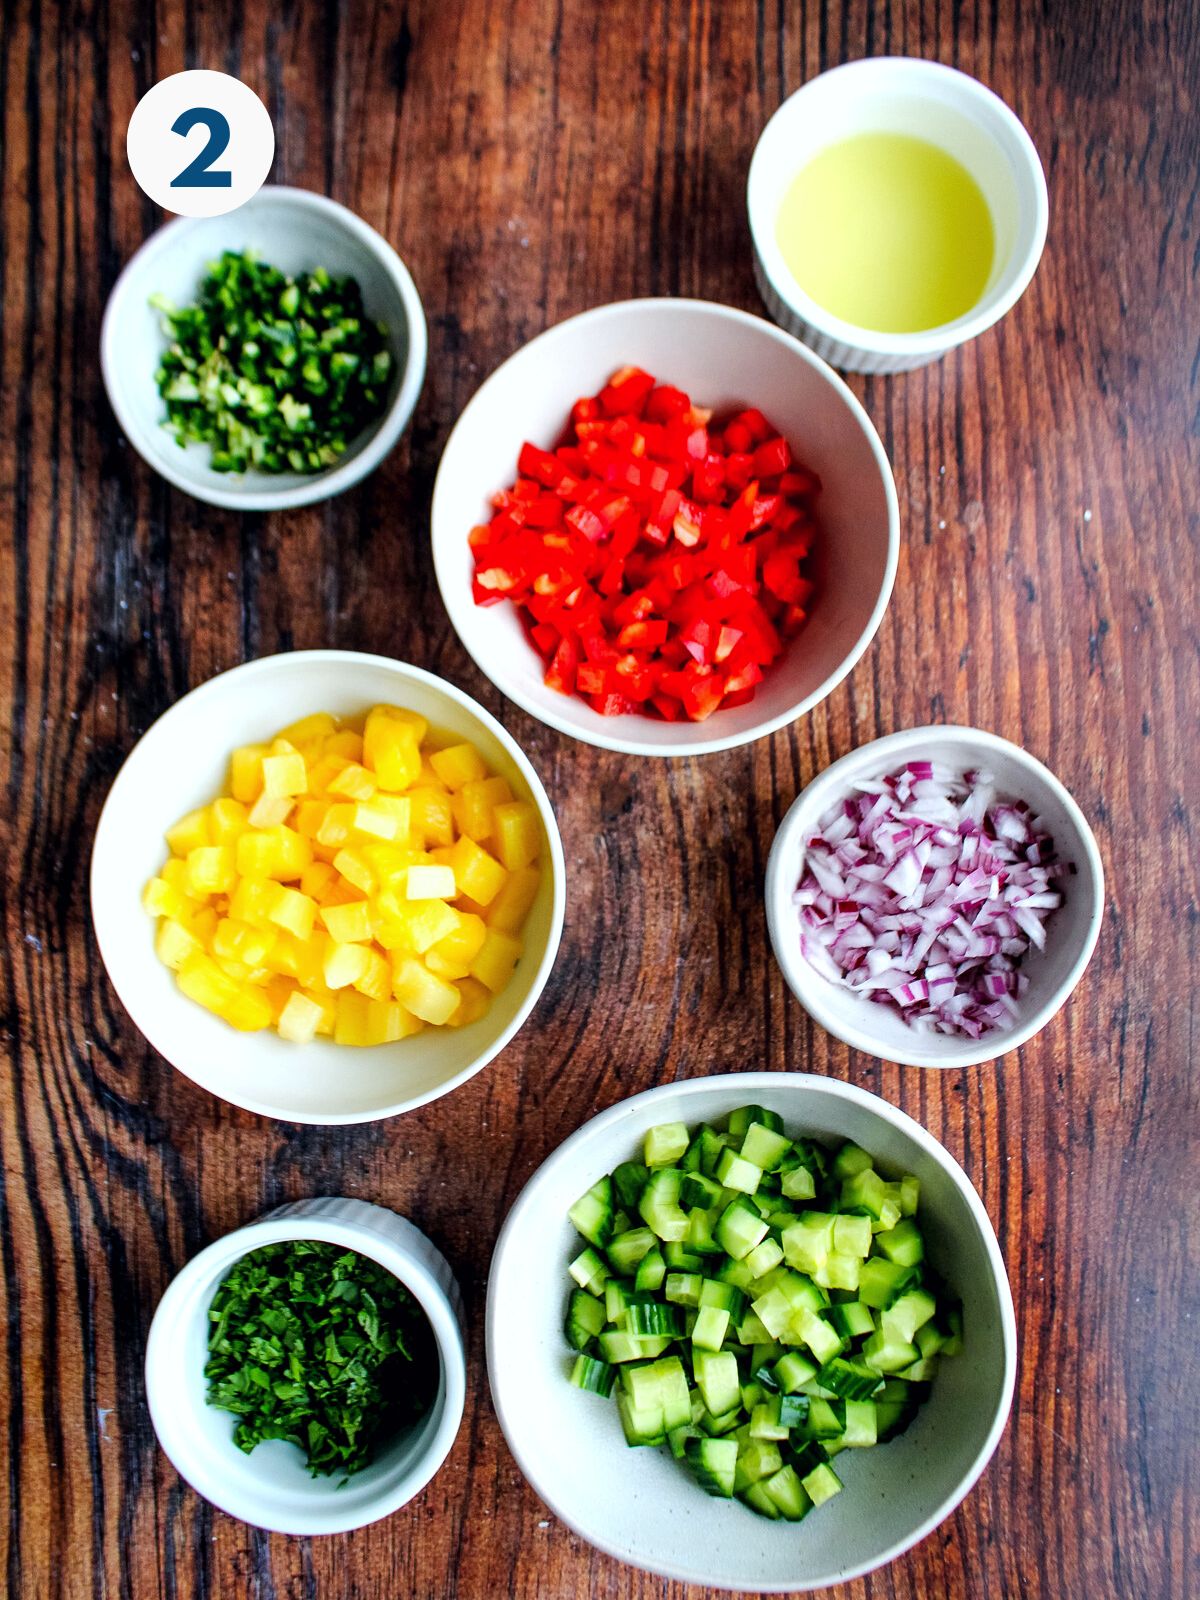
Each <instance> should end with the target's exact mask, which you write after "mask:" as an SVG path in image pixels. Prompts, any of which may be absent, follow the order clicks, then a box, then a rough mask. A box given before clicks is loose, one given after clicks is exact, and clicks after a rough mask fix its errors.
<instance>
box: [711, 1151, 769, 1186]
mask: <svg viewBox="0 0 1200 1600" xmlns="http://www.w3.org/2000/svg"><path fill="white" fill-rule="evenodd" d="M717 1181H718V1182H719V1183H722V1184H724V1186H725V1188H726V1189H736V1190H737V1191H738V1193H739V1194H753V1193H754V1192H755V1191H756V1190H757V1188H758V1186H759V1183H760V1182H761V1181H762V1168H761V1167H756V1166H755V1165H754V1163H753V1162H752V1161H747V1160H746V1158H745V1157H744V1156H739V1155H737V1154H736V1152H734V1151H733V1150H731V1149H728V1148H727V1149H725V1150H722V1151H721V1157H720V1160H719V1161H718V1162H717Z"/></svg>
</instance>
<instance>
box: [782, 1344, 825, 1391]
mask: <svg viewBox="0 0 1200 1600" xmlns="http://www.w3.org/2000/svg"><path fill="white" fill-rule="evenodd" d="M774 1374H775V1382H776V1383H777V1384H778V1385H779V1387H780V1389H781V1390H782V1391H783V1393H784V1394H795V1393H796V1391H797V1390H798V1389H799V1388H800V1385H801V1384H802V1383H808V1382H809V1381H810V1380H811V1379H813V1378H815V1377H816V1375H817V1364H816V1362H815V1361H809V1360H808V1358H807V1357H806V1356H802V1355H801V1354H800V1352H799V1351H798V1350H789V1351H788V1353H787V1354H786V1355H784V1356H780V1358H779V1360H778V1361H777V1362H776V1363H775V1367H774Z"/></svg>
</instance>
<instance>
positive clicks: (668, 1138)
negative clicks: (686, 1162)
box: [642, 1122, 689, 1168]
mask: <svg viewBox="0 0 1200 1600" xmlns="http://www.w3.org/2000/svg"><path fill="white" fill-rule="evenodd" d="M688 1144H689V1139H688V1131H687V1128H686V1127H685V1126H684V1124H683V1123H682V1122H662V1123H660V1124H659V1125H658V1127H657V1128H650V1129H648V1130H647V1132H646V1139H645V1143H644V1145H643V1147H642V1159H643V1160H644V1161H645V1163H646V1165H647V1166H648V1167H651V1168H654V1167H673V1166H674V1165H675V1163H676V1162H677V1161H678V1160H679V1158H680V1156H682V1155H683V1154H684V1153H685V1152H686V1150H687V1147H688Z"/></svg>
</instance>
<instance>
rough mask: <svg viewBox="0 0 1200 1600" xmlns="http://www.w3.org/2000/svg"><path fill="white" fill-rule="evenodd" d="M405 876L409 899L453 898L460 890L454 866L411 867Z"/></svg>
mask: <svg viewBox="0 0 1200 1600" xmlns="http://www.w3.org/2000/svg"><path fill="white" fill-rule="evenodd" d="M405 878H406V881H405V885H404V894H405V898H406V899H408V900H453V899H454V896H455V894H456V893H457V892H458V891H457V886H456V885H455V882H454V868H453V867H438V866H429V867H409V869H408V872H407V873H406V875H405Z"/></svg>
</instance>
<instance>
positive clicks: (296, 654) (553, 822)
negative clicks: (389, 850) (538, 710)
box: [88, 649, 566, 1127]
mask: <svg viewBox="0 0 1200 1600" xmlns="http://www.w3.org/2000/svg"><path fill="white" fill-rule="evenodd" d="M301 661H306V662H318V663H323V664H325V665H328V666H329V667H330V669H336V668H337V667H338V666H343V665H346V664H347V663H353V664H355V665H358V664H365V665H369V666H372V667H384V668H386V669H387V670H388V671H389V672H393V673H395V674H396V675H397V677H398V678H401V679H405V680H407V681H409V682H412V681H414V680H415V681H416V682H418V683H421V684H423V685H424V686H425V687H427V688H430V689H433V690H436V691H437V692H439V693H441V694H445V695H446V696H447V697H448V698H449V699H451V700H453V701H455V702H456V703H457V704H458V705H459V706H460V707H462V709H463V710H465V711H467V712H469V713H470V714H471V715H472V716H473V717H474V718H476V720H477V721H478V722H480V723H481V725H482V726H483V727H484V728H485V729H486V731H487V732H488V733H490V734H492V735H493V737H494V738H496V739H497V740H498V741H499V743H500V744H501V745H502V746H503V747H504V749H505V751H506V752H507V753H508V755H509V756H510V757H511V758H512V760H513V762H514V763H515V765H516V767H517V770H518V771H519V772H520V774H521V776H522V778H523V779H524V781H525V783H526V784H527V785H528V787H529V792H530V795H531V796H532V798H533V802H534V805H535V806H536V807H537V811H538V815H539V817H540V818H541V822H542V827H543V829H544V830H545V833H546V841H547V845H548V847H549V854H550V876H551V890H552V897H553V898H552V901H551V908H550V929H549V933H548V935H547V938H546V948H545V950H544V951H543V954H542V959H541V961H540V962H539V964H538V968H537V971H536V973H535V974H534V976H533V981H532V983H531V984H530V987H529V993H528V994H527V995H526V997H525V1000H524V1003H523V1004H522V1005H521V1006H520V1007H519V1008H518V1010H517V1011H516V1013H515V1014H514V1016H513V1018H512V1020H511V1021H510V1022H509V1023H508V1025H507V1027H505V1028H503V1029H502V1030H501V1032H500V1033H499V1034H497V1035H496V1037H495V1038H494V1039H493V1040H491V1041H490V1042H489V1043H488V1045H487V1046H486V1048H485V1049H484V1050H483V1051H481V1053H480V1054H479V1055H478V1056H477V1057H476V1058H475V1059H474V1060H473V1061H472V1062H470V1063H469V1064H468V1065H467V1066H466V1067H464V1068H463V1069H462V1070H461V1071H459V1072H458V1073H456V1074H455V1075H454V1076H453V1077H451V1078H448V1079H447V1080H446V1081H445V1082H444V1083H440V1084H438V1085H437V1086H436V1087H434V1088H433V1089H430V1090H427V1091H426V1092H425V1093H423V1094H419V1095H414V1096H411V1097H409V1098H407V1099H405V1100H402V1101H398V1102H396V1103H394V1104H392V1105H389V1106H386V1107H383V1108H382V1109H379V1110H374V1111H370V1112H368V1113H366V1114H359V1113H358V1112H309V1113H307V1114H306V1115H304V1116H297V1115H296V1114H295V1113H294V1112H281V1111H280V1110H279V1108H278V1107H276V1106H274V1105H270V1104H268V1103H267V1102H265V1101H262V1100H259V1099H257V1098H255V1097H254V1096H253V1095H245V1096H243V1097H241V1098H239V1099H236V1100H235V1099H233V1098H231V1097H230V1096H229V1095H225V1094H221V1093H219V1092H218V1091H217V1090H215V1089H213V1088H211V1087H210V1086H209V1085H208V1084H207V1083H202V1082H201V1081H200V1080H199V1079H198V1078H194V1077H192V1074H191V1073H190V1072H186V1071H185V1070H184V1069H183V1068H182V1067H180V1066H178V1065H176V1063H175V1061H174V1060H173V1059H172V1056H171V1053H170V1051H169V1050H168V1049H166V1048H164V1045H163V1043H161V1042H160V1038H161V1030H160V1029H159V1028H158V1027H157V1026H154V1027H152V1028H147V1027H146V1025H145V1023H144V1021H143V1020H142V1017H141V1015H140V1007H139V1006H138V1004H137V1002H136V999H135V1000H134V1002H133V1003H132V1004H131V1001H130V998H129V991H130V989H131V988H132V987H133V985H132V984H131V983H130V982H127V981H126V979H125V975H124V974H123V975H122V978H121V979H120V980H119V979H118V977H117V975H116V973H117V971H121V970H122V963H121V962H119V961H110V959H109V953H110V951H112V950H115V949H116V948H117V947H118V931H117V930H116V929H115V928H113V927H112V926H111V919H110V913H109V911H108V910H107V909H105V908H103V907H102V906H100V904H99V902H98V896H97V893H96V880H97V876H98V870H99V869H98V865H97V863H98V861H99V860H100V857H101V851H102V849H103V848H104V847H105V845H106V843H107V838H106V834H107V831H108V828H109V827H111V826H112V823H111V820H110V818H111V817H112V816H115V815H116V813H117V811H118V810H119V809H120V808H121V807H122V806H123V804H124V791H125V788H126V787H127V786H128V785H129V784H130V783H131V782H132V781H133V778H136V776H137V773H136V764H135V763H134V759H133V758H134V757H135V756H136V755H137V753H138V751H139V750H141V749H142V747H143V745H145V743H146V741H147V740H148V739H149V738H150V737H151V735H152V734H154V733H155V731H156V730H157V729H158V728H159V727H160V725H161V724H162V723H163V722H165V721H166V719H167V718H168V717H172V718H173V717H175V715H176V713H177V712H180V711H181V709H182V708H183V707H185V706H188V705H191V704H194V703H195V701H196V697H197V696H206V695H210V694H215V693H217V692H218V691H217V689H216V688H215V687H214V686H215V685H218V684H221V685H223V684H224V683H225V680H227V679H229V678H231V677H233V676H235V675H240V676H241V679H242V680H243V681H245V680H248V679H251V678H254V677H259V676H264V677H265V676H269V675H270V674H271V673H272V672H278V671H285V670H286V669H287V664H290V663H292V662H301ZM143 759H145V758H144V757H143ZM131 772H132V774H133V778H131V777H130V773H131ZM88 897H89V900H90V903H91V913H92V927H93V929H94V931H95V935H96V944H97V946H98V948H99V951H100V959H101V961H102V963H103V965H104V970H105V972H106V973H107V974H108V979H109V982H110V983H111V984H112V986H113V989H114V990H115V991H116V994H117V998H118V999H119V1000H120V1002H121V1004H122V1005H123V1006H124V1008H125V1010H126V1012H127V1014H128V1016H129V1019H130V1021H131V1022H132V1023H133V1025H134V1027H135V1028H137V1030H138V1032H139V1033H140V1034H141V1035H142V1037H143V1038H144V1039H145V1040H146V1041H147V1043H148V1044H150V1045H151V1047H152V1048H153V1049H154V1050H156V1051H157V1052H158V1054H159V1055H160V1056H162V1058H163V1059H164V1061H166V1062H168V1063H169V1064H170V1066H171V1067H172V1068H173V1070H174V1071H176V1072H179V1073H182V1074H183V1076H184V1077H185V1078H189V1079H191V1081H192V1082H193V1083H195V1084H196V1085H197V1087H199V1088H200V1089H203V1090H204V1092H205V1093H206V1094H211V1095H212V1096H213V1097H214V1098H215V1099H217V1100H222V1101H224V1102H225V1103H226V1104H227V1105H236V1106H240V1107H241V1108H242V1109H243V1110H244V1111H252V1112H254V1113H255V1114H256V1115H258V1116H262V1117H271V1118H272V1119H273V1120H275V1121H278V1122H293V1123H297V1124H301V1125H304V1126H312V1127H318V1126H319V1127H350V1126H357V1125H358V1124H359V1123H367V1122H381V1121H383V1120H384V1119H385V1118H386V1117H396V1116H403V1115H404V1114H405V1113H406V1112H408V1111H415V1110H416V1109H417V1108H418V1107H419V1106H423V1105H428V1104H429V1103H430V1101H433V1100H439V1099H441V1097H442V1096H443V1095H445V1094H449V1093H450V1092H451V1091H452V1090H454V1089H457V1088H459V1087H460V1086H461V1085H462V1084H464V1083H466V1082H467V1081H468V1080H469V1079H471V1078H473V1077H474V1076H475V1075H476V1073H479V1072H482V1071H483V1069H484V1067H486V1066H488V1065H489V1064H490V1063H491V1062H492V1061H494V1060H495V1058H496V1057H497V1056H498V1055H499V1054H500V1052H501V1051H502V1050H503V1049H504V1048H505V1047H506V1046H507V1045H508V1044H509V1043H511V1041H512V1039H513V1038H514V1037H515V1035H516V1034H517V1032H518V1031H519V1030H520V1029H521V1028H522V1027H523V1026H524V1025H525V1023H526V1021H527V1020H528V1018H529V1015H530V1013H531V1012H532V1011H533V1008H534V1006H536V1005H537V1003H538V1001H539V1000H540V999H541V996H542V992H543V990H544V989H545V986H546V983H547V981H548V979H549V977H550V973H551V970H552V968H553V966H554V962H555V960H556V958H557V956H558V950H559V945H560V944H561V942H562V931H563V922H564V919H565V915H566V861H565V858H564V855H563V847H562V836H561V834H560V833H559V829H558V820H557V818H556V817H555V815H554V808H553V806H552V805H551V803H550V797H549V795H548V794H547V793H546V790H545V787H544V785H543V783H542V780H541V779H540V778H539V777H538V774H537V772H536V771H535V770H534V767H533V765H532V763H531V762H530V760H529V757H528V756H527V755H526V754H525V752H524V751H523V750H522V749H521V747H520V745H519V744H518V743H517V741H516V740H515V739H514V738H513V736H512V734H511V733H509V731H508V729H507V728H505V727H504V726H503V724H502V723H501V722H499V721H498V720H497V718H495V717H493V716H492V714H491V712H490V711H488V710H486V709H485V707H483V706H482V705H480V704H479V702H478V701H477V700H474V699H472V697H471V696H470V695H469V694H467V692H466V691H465V690H464V689H460V688H458V686H457V685H456V684H453V683H450V682H449V681H448V680H447V679H445V678H440V677H438V675H437V674H436V673H433V672H428V671H426V670H425V668H423V667H416V666H413V665H412V664H411V663H409V662H406V661H398V660H395V659H394V658H393V657H391V656H381V655H374V654H370V653H368V652H367V651H361V650H334V649H327V650H290V651H279V652H277V653H276V654H274V655H269V656H259V657H258V658H257V659H256V660H254V661H243V662H241V663H240V664H239V665H238V666H236V667H230V668H228V669H227V670H226V671H225V672H218V673H216V674H215V675H214V676H213V677H211V678H208V679H206V680H205V682H204V683H201V684H198V685H197V686H196V687H195V688H194V689H190V690H189V691H188V692H187V694H185V695H181V696H180V698H179V699H178V700H176V701H175V703H174V704H173V705H171V706H168V707H167V709H166V710H165V711H164V712H163V713H162V714H161V715H160V716H159V717H157V718H155V720H154V721H153V722H152V723H151V724H150V726H149V727H148V728H147V729H146V731H145V732H144V733H143V734H142V735H141V737H140V738H139V739H138V741H137V743H136V744H135V745H134V746H133V748H132V749H131V750H130V751H129V752H128V754H127V755H126V757H125V759H124V761H122V763H121V766H120V768H119V770H118V772H117V775H116V777H115V778H114V779H113V781H112V786H111V787H110V789H109V791H108V794H107V795H106V796H105V800H104V804H103V806H102V807H101V809H100V818H99V821H98V822H97V824H96V832H95V836H94V838H93V841H92V850H91V861H90V866H89V873H88ZM110 940H111V943H110ZM347 1048H349V1047H347Z"/></svg>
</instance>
